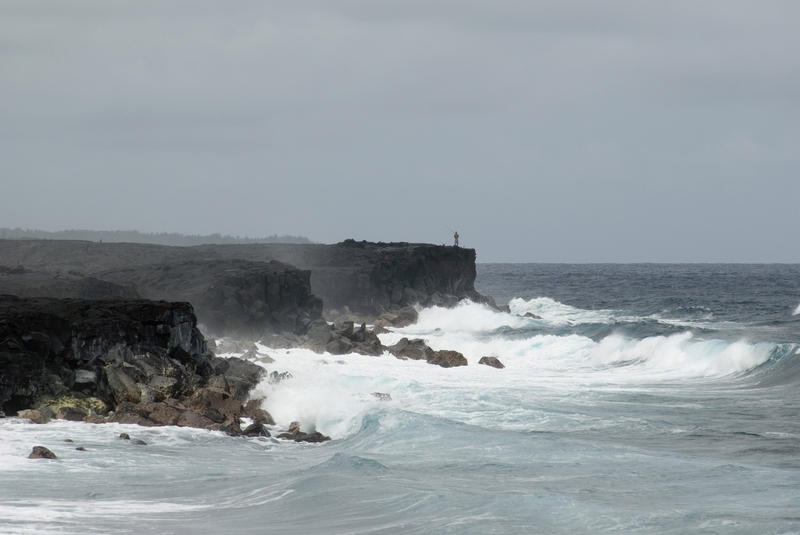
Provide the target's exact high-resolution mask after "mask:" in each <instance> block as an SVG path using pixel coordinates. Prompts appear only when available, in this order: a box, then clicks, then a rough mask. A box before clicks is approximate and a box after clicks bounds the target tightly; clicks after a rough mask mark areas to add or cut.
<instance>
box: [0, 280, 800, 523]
mask: <svg viewBox="0 0 800 535" xmlns="http://www.w3.org/2000/svg"><path fill="white" fill-rule="evenodd" d="M477 286H478V289H479V291H481V292H483V293H484V294H488V295H492V296H494V297H495V298H496V299H497V300H498V302H499V303H501V304H502V305H507V307H508V308H507V309H506V310H497V309H493V308H491V307H489V306H487V305H482V304H476V303H471V302H467V301H465V302H462V303H460V304H459V305H458V306H456V307H455V308H452V309H444V308H439V307H429V308H420V310H419V317H418V320H417V321H416V323H414V324H412V325H409V326H407V327H403V328H397V329H391V330H390V332H387V333H384V334H381V335H380V337H381V341H382V342H383V343H384V344H386V345H388V344H392V343H395V342H396V341H398V340H399V339H401V338H403V337H406V338H422V339H424V340H425V341H426V342H427V343H428V344H429V345H430V346H431V347H432V348H434V349H437V350H438V349H451V350H456V351H460V352H461V353H463V354H464V356H465V357H466V358H467V360H468V362H469V365H468V366H465V367H459V368H447V369H446V368H440V367H438V366H432V365H430V364H427V363H425V362H422V361H412V360H399V359H396V358H394V357H393V356H391V355H389V354H385V355H383V356H380V357H371V356H363V355H356V354H352V355H329V354H316V353H313V352H311V351H308V350H304V349H276V348H270V347H267V346H264V345H261V344H258V345H257V348H258V352H257V354H256V357H255V358H254V361H255V362H258V363H260V364H261V365H263V366H264V367H265V368H266V369H267V370H269V371H278V372H288V374H290V376H291V377H289V378H287V379H284V380H281V381H274V380H272V381H270V380H269V379H265V380H264V381H263V382H262V383H261V384H260V385H258V387H257V389H256V392H254V394H253V395H254V397H265V398H266V401H265V403H264V408H265V409H267V410H268V411H269V412H270V413H271V414H272V416H273V417H274V419H275V420H276V423H277V425H276V428H286V427H287V426H288V425H289V423H290V422H292V421H295V420H298V421H300V422H302V423H303V426H304V430H305V431H312V430H319V431H321V432H323V433H325V434H327V435H330V436H331V437H332V438H333V440H332V441H331V442H327V443H324V444H296V443H290V442H286V441H279V440H275V439H271V438H232V437H228V436H225V435H223V434H221V433H215V432H208V431H203V430H197V429H188V428H177V427H160V428H144V427H138V426H131V425H121V424H103V425H90V424H83V423H73V422H66V421H56V422H53V423H50V424H47V425H41V426H37V425H33V424H29V423H26V422H24V421H22V420H19V419H17V418H6V419H3V420H0V532H1V533H14V534H16V533H19V534H22V533H25V534H40V533H61V534H63V533H112V532H113V533H174V534H184V533H186V534H188V533H201V532H202V533H296V534H308V533H382V534H387V533H475V534H479V533H480V534H483V533H676V534H677V533H748V534H750V533H800V513H798V511H800V506H799V505H798V504H800V418H798V416H800V393H798V392H800V388H798V386H800V316H799V315H798V314H797V312H798V311H797V310H796V309H795V307H796V306H797V303H798V301H799V300H800V266H797V265H782V266H780V265H779V266H750V265H671V266H670V265H548V264H527V265H521V264H508V265H505V264H490V265H479V266H478V281H477ZM229 356H233V354H231V355H229ZM483 356H496V357H498V358H499V359H500V361H502V363H503V364H504V366H505V368H503V369H495V368H492V367H488V366H484V365H479V364H478V361H479V360H480V358H481V357H483ZM376 394H388V396H386V395H376ZM121 432H127V433H129V434H130V435H131V437H134V438H140V439H142V440H144V441H145V442H146V443H147V444H146V445H135V444H132V443H131V441H122V440H119V439H117V436H118V435H119V434H120V433H121ZM66 439H70V440H72V441H73V442H65V440H66ZM35 444H42V445H46V446H47V447H49V448H50V449H52V450H53V451H55V452H56V453H57V455H58V456H59V459H58V460H56V461H45V462H43V461H34V460H28V459H26V456H27V453H28V452H29V451H30V449H31V447H32V446H33V445H35ZM76 447H84V448H85V449H86V451H78V450H76V449H75V448H76Z"/></svg>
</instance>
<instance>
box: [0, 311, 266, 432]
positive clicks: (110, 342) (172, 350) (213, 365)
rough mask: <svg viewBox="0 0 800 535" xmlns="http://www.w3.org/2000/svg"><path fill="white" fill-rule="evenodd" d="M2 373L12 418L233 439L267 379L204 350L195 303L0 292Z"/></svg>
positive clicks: (1, 393) (2, 397) (1, 397)
mask: <svg viewBox="0 0 800 535" xmlns="http://www.w3.org/2000/svg"><path fill="white" fill-rule="evenodd" d="M0 370H2V371H3V373H2V374H0V410H3V411H4V412H6V413H9V414H17V413H18V414H19V415H20V416H23V417H29V418H31V419H32V420H38V421H41V422H46V421H47V419H48V418H64V419H69V420H84V421H89V422H95V423H99V422H105V421H116V422H123V423H138V424H141V425H186V426H192V427H202V428H206V429H217V430H224V431H227V432H229V433H232V434H238V433H240V432H241V429H240V428H239V419H240V417H241V416H242V415H246V414H247V413H248V412H252V411H251V410H250V409H248V408H246V407H245V406H244V405H243V403H244V402H245V401H246V399H247V395H248V393H249V391H250V390H251V389H252V388H253V387H254V386H255V385H256V384H257V383H258V382H259V380H260V379H261V377H262V375H263V374H264V370H263V369H262V368H261V367H260V366H257V365H255V364H253V363H250V362H247V361H243V360H240V359H222V358H218V357H215V356H214V355H213V354H211V353H209V352H207V351H206V343H205V340H204V338H203V335H202V334H201V333H200V331H198V330H197V326H196V318H195V316H194V313H193V311H192V307H191V305H189V304H188V303H167V302H153V301H143V300H122V301H88V300H78V299H49V298H31V299H22V298H18V297H13V296H0ZM26 409H34V410H32V411H27V412H26V411H25V410H26Z"/></svg>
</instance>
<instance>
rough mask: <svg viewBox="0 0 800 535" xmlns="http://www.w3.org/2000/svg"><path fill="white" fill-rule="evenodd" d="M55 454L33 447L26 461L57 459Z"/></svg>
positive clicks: (42, 448)
mask: <svg viewBox="0 0 800 535" xmlns="http://www.w3.org/2000/svg"><path fill="white" fill-rule="evenodd" d="M57 458H58V457H56V454H55V453H53V452H52V451H50V450H48V449H47V448H45V447H44V446H34V447H33V451H31V454H30V455H28V459H57Z"/></svg>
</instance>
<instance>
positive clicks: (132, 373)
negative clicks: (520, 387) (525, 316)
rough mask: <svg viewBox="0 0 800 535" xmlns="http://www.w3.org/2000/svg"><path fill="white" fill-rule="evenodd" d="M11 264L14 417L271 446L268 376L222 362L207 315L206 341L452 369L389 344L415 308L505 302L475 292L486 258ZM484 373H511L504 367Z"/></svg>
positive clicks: (428, 252) (6, 285) (152, 249)
mask: <svg viewBox="0 0 800 535" xmlns="http://www.w3.org/2000/svg"><path fill="white" fill-rule="evenodd" d="M0 258H2V259H3V262H4V263H6V264H9V265H6V266H5V267H2V266H0V370H2V372H3V373H2V374H0V411H1V412H0V415H2V413H5V414H8V415H17V416H20V417H23V418H28V419H29V420H31V421H33V422H39V423H45V422H47V421H49V420H50V419H53V418H57V419H65V420H74V421H85V422H92V423H105V422H118V423H128V424H139V425H143V426H153V425H177V426H189V427H197V428H202V429H208V430H217V431H223V432H225V433H228V434H230V435H235V436H239V435H244V436H262V437H266V436H270V430H269V429H268V428H267V427H266V426H273V425H274V421H273V420H272V417H271V416H270V415H269V413H267V412H266V411H264V410H263V409H262V408H261V401H262V400H259V399H249V396H250V393H251V392H252V390H253V388H254V387H255V386H256V385H257V384H258V383H259V382H260V381H261V380H262V379H263V378H264V377H265V376H266V370H265V368H263V367H261V366H259V365H257V364H254V363H253V362H249V361H248V360H244V359H241V358H235V357H232V358H221V357H217V356H215V355H214V353H213V351H211V350H210V349H209V344H207V342H206V339H205V337H204V335H203V334H202V333H201V330H200V328H198V318H200V321H201V322H202V329H203V330H205V331H206V332H209V333H213V334H215V335H222V336H225V337H226V339H230V337H231V336H233V337H234V338H237V339H250V340H257V339H261V340H263V341H264V343H266V344H267V345H269V346H270V347H303V348H307V349H310V350H313V351H315V352H318V353H329V354H334V355H344V354H349V353H360V354H364V355H371V356H376V357H377V356H381V355H385V354H390V355H394V356H395V357H396V358H399V359H414V360H424V361H426V362H428V363H430V364H433V365H438V366H441V367H446V368H449V367H456V366H466V365H467V359H466V358H465V357H464V356H463V355H462V354H460V353H458V352H455V351H446V350H443V351H434V350H433V349H431V348H430V347H429V346H427V345H426V344H425V342H424V341H423V340H419V339H414V340H409V339H406V338H403V339H401V340H400V341H399V342H398V343H396V344H394V345H392V346H385V345H383V344H382V343H381V341H380V339H379V337H378V334H380V333H381V332H386V329H391V328H396V327H402V326H406V325H409V324H412V323H414V322H415V321H416V319H417V309H416V308H415V307H414V306H413V305H440V306H454V305H455V304H457V303H458V302H459V300H461V299H472V300H475V301H479V302H484V303H488V304H490V305H493V302H492V301H491V299H490V298H487V297H484V296H481V295H480V294H478V293H477V292H476V291H475V289H474V280H475V251H474V250H471V249H459V248H457V247H444V246H441V247H440V246H433V245H426V244H407V243H392V244H383V243H377V244H375V243H367V242H356V241H353V240H347V241H345V242H342V243H340V244H336V245H234V246H211V245H209V246H199V247H168V246H157V245H144V244H98V243H90V242H56V241H47V240H0ZM286 261H291V262H292V263H294V264H295V265H300V266H301V268H298V267H295V266H293V265H289V264H286V263H284V262H286ZM312 289H314V293H312ZM11 293H13V294H16V295H2V294H11ZM316 293H319V294H321V295H322V296H323V298H322V299H320V297H318V295H315V294H316ZM190 303H191V304H190ZM196 313H197V315H195V314H196ZM368 323H369V324H370V325H371V326H372V327H371V328H368V327H367V324H368ZM211 349H214V348H213V347H212V348H211ZM220 349H223V348H220ZM222 352H225V351H222ZM237 353H238V354H240V355H241V354H244V355H247V353H246V352H245V351H239V352H237ZM251 356H254V355H251ZM480 363H481V364H487V365H489V366H494V367H496V368H502V364H501V363H499V361H498V360H497V359H496V358H495V357H486V358H484V359H481V362H480ZM277 373H278V372H275V371H274V372H273V374H277ZM280 378H281V376H280V375H279V374H278V375H277V376H276V380H278V379H280ZM376 395H377V394H376ZM381 396H387V397H388V394H381ZM381 399H384V398H381ZM273 431H274V428H273ZM277 437H278V438H282V439H289V440H295V441H304V442H321V441H325V440H328V439H329V438H328V437H326V436H324V435H322V434H321V433H319V432H316V431H314V432H311V433H304V432H303V431H301V429H300V424H299V423H298V422H293V423H292V424H291V425H290V426H289V428H288V429H286V430H284V431H280V430H278V434H277Z"/></svg>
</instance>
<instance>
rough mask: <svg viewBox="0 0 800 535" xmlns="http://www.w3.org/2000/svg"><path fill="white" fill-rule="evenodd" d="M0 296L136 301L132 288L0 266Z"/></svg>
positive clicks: (68, 274) (100, 281) (95, 279)
mask: <svg viewBox="0 0 800 535" xmlns="http://www.w3.org/2000/svg"><path fill="white" fill-rule="evenodd" d="M0 294H11V295H16V296H19V297H59V298H77V299H136V298H138V297H140V296H139V294H138V293H137V291H136V288H134V287H133V286H132V285H130V284H128V285H123V284H115V283H113V282H109V281H107V280H102V279H98V278H96V277H88V276H85V275H82V274H80V273H77V272H70V273H60V272H57V273H52V272H47V271H31V270H26V269H24V268H22V266H19V267H18V268H14V269H12V268H7V267H4V266H0Z"/></svg>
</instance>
